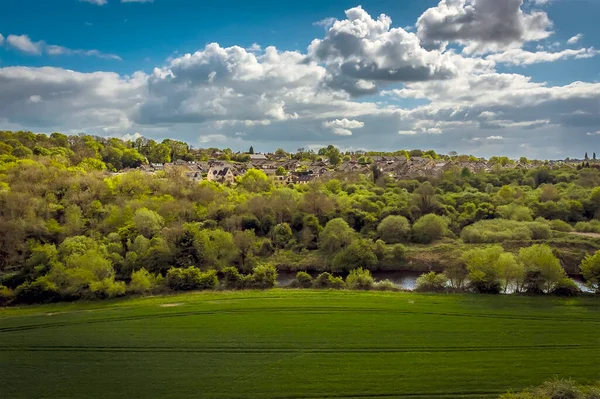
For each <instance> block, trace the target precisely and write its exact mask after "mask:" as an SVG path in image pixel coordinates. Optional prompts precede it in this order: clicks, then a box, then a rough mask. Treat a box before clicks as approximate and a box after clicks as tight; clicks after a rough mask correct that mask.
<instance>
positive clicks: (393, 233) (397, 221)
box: [377, 215, 410, 244]
mask: <svg viewBox="0 0 600 399" xmlns="http://www.w3.org/2000/svg"><path fill="white" fill-rule="evenodd" d="M377 234H379V237H380V238H381V239H382V240H383V241H385V242H386V243H387V244H397V243H400V242H406V241H408V239H409V238H410V222H409V221H408V219H407V218H405V217H404V216H396V215H390V216H388V217H386V218H385V219H383V220H382V221H381V223H379V226H377Z"/></svg>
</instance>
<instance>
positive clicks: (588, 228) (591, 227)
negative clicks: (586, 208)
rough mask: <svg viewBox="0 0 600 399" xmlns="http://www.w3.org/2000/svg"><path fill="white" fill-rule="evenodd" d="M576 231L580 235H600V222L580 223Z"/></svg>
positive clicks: (576, 226)
mask: <svg viewBox="0 0 600 399" xmlns="http://www.w3.org/2000/svg"><path fill="white" fill-rule="evenodd" d="M575 231H577V232H580V233H600V221H598V220H592V221H590V222H579V223H577V224H576V225H575Z"/></svg>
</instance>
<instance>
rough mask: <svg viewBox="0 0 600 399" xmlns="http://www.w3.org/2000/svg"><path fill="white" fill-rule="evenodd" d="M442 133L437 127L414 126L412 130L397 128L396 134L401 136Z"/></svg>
mask: <svg viewBox="0 0 600 399" xmlns="http://www.w3.org/2000/svg"><path fill="white" fill-rule="evenodd" d="M442 133H444V132H443V131H442V129H440V128H439V127H416V128H415V129H412V130H399V131H398V134H400V135H403V136H414V135H417V134H442Z"/></svg>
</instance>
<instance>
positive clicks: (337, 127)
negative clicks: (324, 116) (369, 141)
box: [323, 118, 365, 136]
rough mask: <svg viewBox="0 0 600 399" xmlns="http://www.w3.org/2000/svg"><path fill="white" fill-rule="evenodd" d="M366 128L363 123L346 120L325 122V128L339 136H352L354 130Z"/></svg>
mask: <svg viewBox="0 0 600 399" xmlns="http://www.w3.org/2000/svg"><path fill="white" fill-rule="evenodd" d="M364 126H365V124H364V123H363V122H361V121H357V120H351V119H346V118H344V119H335V120H332V121H325V122H323V127H325V128H328V129H331V131H332V132H333V134H337V135H338V136H352V129H362V128H363V127H364Z"/></svg>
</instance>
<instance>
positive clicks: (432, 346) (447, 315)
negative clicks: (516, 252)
mask: <svg viewBox="0 0 600 399" xmlns="http://www.w3.org/2000/svg"><path fill="white" fill-rule="evenodd" d="M555 376H560V377H573V378H574V379H576V380H578V381H580V382H584V383H585V382H591V381H594V380H598V379H600V300H598V299H594V298H578V299H556V298H539V297H538V298H533V297H532V298H528V297H516V296H511V297H508V296H495V297H492V296H485V295H418V294H408V293H375V292H349V291H344V292H342V291H337V292H335V291H333V292H330V291H293V290H272V291H267V292H252V291H247V292H238V293H197V294H188V295H178V296H168V297H159V298H144V299H133V300H122V301H111V302H103V303H101V302H94V303H72V304H58V305H47V306H36V307H24V308H21V309H17V308H10V309H0V398H2V399H7V398H61V399H62V398H77V399H82V398H127V399H129V398H249V397H257V398H323V397H329V398H350V397H360V398H367V397H390V398H402V397H407V398H446V397H447V398H462V397H464V398H488V397H489V398H492V397H497V396H498V394H499V393H502V392H504V391H506V390H508V389H510V388H515V389H520V388H524V387H527V386H531V385H537V384H539V383H541V382H543V381H545V380H548V379H552V378H553V377H555Z"/></svg>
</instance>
